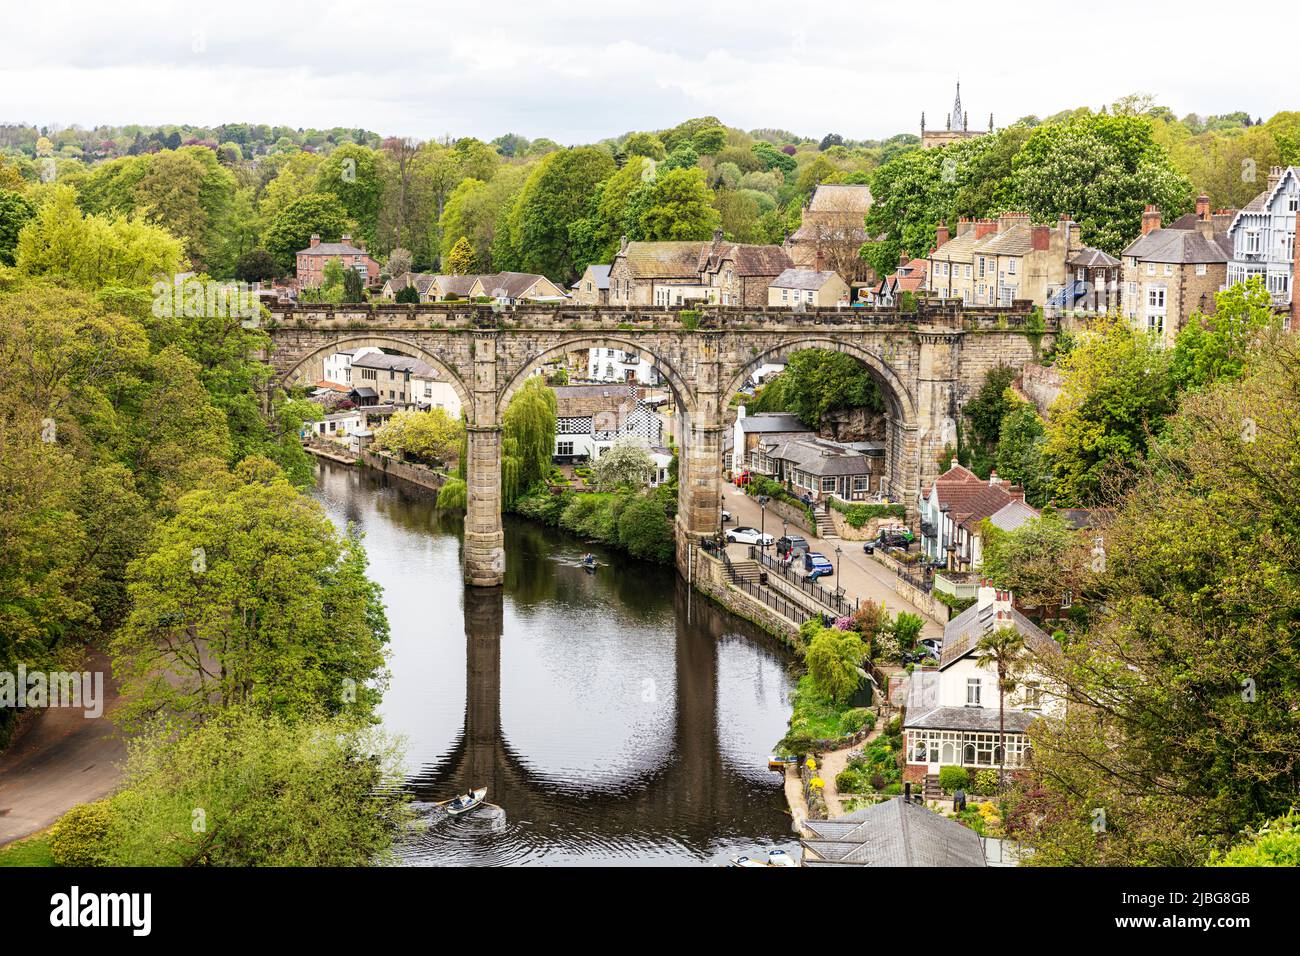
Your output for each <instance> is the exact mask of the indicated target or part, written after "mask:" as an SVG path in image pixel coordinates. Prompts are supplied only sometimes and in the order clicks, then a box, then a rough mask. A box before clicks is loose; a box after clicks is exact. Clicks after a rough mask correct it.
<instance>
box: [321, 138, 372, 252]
mask: <svg viewBox="0 0 1300 956" xmlns="http://www.w3.org/2000/svg"><path fill="white" fill-rule="evenodd" d="M315 191H316V192H318V193H321V194H323V195H331V196H334V197H335V198H336V199H337V200H338V201H339V205H340V206H342V207H343V211H344V214H345V215H346V216H347V218H348V219H349V220H351V221H352V222H354V223H356V224H357V230H358V233H359V234H360V235H361V237H362V238H363V239H365V240H366V242H367V243H368V244H369V245H373V244H374V243H375V238H376V236H375V230H376V226H377V224H378V222H379V213H380V207H381V205H382V203H383V199H384V177H383V170H382V168H381V163H380V157H379V154H378V153H376V152H375V151H374V150H372V149H369V148H367V147H365V146H358V145H356V144H355V143H344V144H343V145H341V146H338V147H336V148H335V149H334V151H333V152H331V153H330V154H329V155H328V156H327V157H325V159H324V160H322V161H321V163H320V165H319V166H318V167H316V183H315Z"/></svg>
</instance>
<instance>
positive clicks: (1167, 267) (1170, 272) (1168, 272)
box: [1165, 262, 1174, 276]
mask: <svg viewBox="0 0 1300 956" xmlns="http://www.w3.org/2000/svg"><path fill="white" fill-rule="evenodd" d="M1173 274H1174V267H1173V265H1172V264H1171V263H1168V262H1166V263H1165V275H1167V276H1171V275H1173Z"/></svg>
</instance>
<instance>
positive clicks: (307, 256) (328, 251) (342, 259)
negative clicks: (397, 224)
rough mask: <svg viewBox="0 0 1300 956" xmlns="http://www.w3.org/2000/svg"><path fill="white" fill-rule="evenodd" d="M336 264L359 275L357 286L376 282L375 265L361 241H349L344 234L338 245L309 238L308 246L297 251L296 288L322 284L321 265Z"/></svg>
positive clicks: (323, 269) (322, 267)
mask: <svg viewBox="0 0 1300 956" xmlns="http://www.w3.org/2000/svg"><path fill="white" fill-rule="evenodd" d="M334 261H337V262H338V263H339V264H340V265H342V266H343V268H344V269H353V270H355V271H357V272H359V273H360V274H361V284H362V285H365V286H370V285H376V284H378V282H379V263H378V262H376V261H375V260H374V259H373V258H371V256H370V254H369V253H367V252H366V243H365V241H364V240H362V239H357V240H353V238H352V237H351V236H350V235H347V234H346V233H345V234H344V235H343V238H342V240H341V241H339V242H321V241H320V236H318V235H313V236H312V237H311V245H309V246H308V247H307V248H306V249H299V250H298V252H297V265H298V268H297V277H298V285H299V287H300V288H317V287H319V286H320V285H321V283H323V282H324V281H325V266H326V264H327V263H330V262H334Z"/></svg>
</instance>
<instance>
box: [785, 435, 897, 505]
mask: <svg viewBox="0 0 1300 956" xmlns="http://www.w3.org/2000/svg"><path fill="white" fill-rule="evenodd" d="M760 445H761V446H762V451H763V454H762V455H761V456H760V460H763V461H765V462H766V463H768V464H769V465H770V466H771V467H772V468H773V474H774V477H775V478H776V479H777V480H778V481H783V482H786V483H787V484H789V485H791V486H792V487H793V488H794V489H795V491H796V492H801V493H803V494H804V495H806V496H807V497H809V498H811V499H812V500H814V501H816V500H820V499H822V498H839V499H841V500H842V501H865V500H866V499H868V498H871V497H872V496H873V495H875V494H878V493H879V492H880V491H881V490H882V489H883V482H884V471H885V443H884V442H857V443H855V444H852V445H849V444H842V443H840V442H834V441H828V440H827V439H825V438H817V437H816V436H800V437H796V438H791V439H789V440H788V441H782V442H778V443H774V444H771V445H769V443H767V442H761V441H760Z"/></svg>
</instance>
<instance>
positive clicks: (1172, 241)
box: [1124, 227, 1232, 265]
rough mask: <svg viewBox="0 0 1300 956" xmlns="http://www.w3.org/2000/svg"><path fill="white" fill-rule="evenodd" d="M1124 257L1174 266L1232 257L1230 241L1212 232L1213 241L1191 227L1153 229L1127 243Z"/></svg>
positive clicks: (1220, 260) (1211, 261) (1210, 261)
mask: <svg viewBox="0 0 1300 956" xmlns="http://www.w3.org/2000/svg"><path fill="white" fill-rule="evenodd" d="M1124 255H1126V256H1131V257H1133V258H1135V259H1141V260H1142V261H1144V262H1167V263H1173V264H1176V265H1189V264H1199V263H1219V262H1223V263H1226V262H1227V261H1228V260H1229V259H1231V258H1232V240H1230V239H1229V238H1228V235H1227V233H1223V232H1216V233H1214V238H1213V239H1207V238H1206V237H1205V236H1203V235H1201V233H1200V230H1198V229H1195V228H1192V229H1175V228H1173V227H1169V228H1164V229H1153V230H1151V232H1149V233H1147V234H1146V235H1145V236H1138V238H1136V239H1134V240H1133V241H1132V242H1130V243H1129V244H1128V247H1127V248H1126V249H1125V250H1124Z"/></svg>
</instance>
